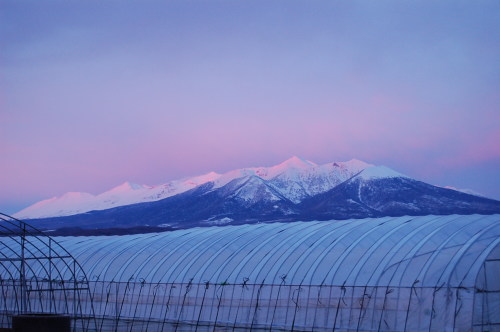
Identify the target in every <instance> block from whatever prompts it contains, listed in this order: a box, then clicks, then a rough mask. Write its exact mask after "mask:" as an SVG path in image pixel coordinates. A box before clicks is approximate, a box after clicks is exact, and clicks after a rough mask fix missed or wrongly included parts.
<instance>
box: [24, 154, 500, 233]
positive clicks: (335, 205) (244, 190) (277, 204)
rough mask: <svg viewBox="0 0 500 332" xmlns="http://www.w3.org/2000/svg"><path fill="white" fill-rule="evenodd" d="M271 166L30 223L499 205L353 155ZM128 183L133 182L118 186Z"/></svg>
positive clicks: (195, 223) (193, 222)
mask: <svg viewBox="0 0 500 332" xmlns="http://www.w3.org/2000/svg"><path fill="white" fill-rule="evenodd" d="M309 163H310V164H309ZM280 165H281V166H280ZM277 166H279V167H274V168H273V167H269V168H246V169H238V170H233V171H230V172H227V173H225V174H222V175H221V174H217V175H214V174H216V173H213V174H212V173H208V174H210V175H209V176H202V177H201V178H204V179H205V180H206V179H211V180H212V181H208V182H204V183H202V184H200V185H193V184H196V183H198V182H202V181H200V179H201V178H200V177H198V178H197V180H195V181H191V180H183V181H184V182H181V183H184V184H185V183H191V186H192V188H191V189H188V190H185V191H183V192H180V193H178V194H175V195H171V196H168V197H165V198H161V199H158V200H154V201H146V202H137V203H133V204H126V205H121V206H115V207H111V208H108V209H101V210H93V211H87V212H84V213H78V214H73V215H70V216H57V217H48V218H33V219H30V223H31V224H33V225H34V226H36V227H40V228H44V229H60V228H64V227H80V228H82V229H105V228H116V227H118V228H130V227H170V228H189V227H202V226H211V225H225V224H233V225H237V224H244V223H258V222H276V221H282V222H291V221H299V220H301V221H307V220H332V219H351V218H367V217H382V216H402V215H427V214H436V215H440V214H441V215H443V214H493V213H500V201H496V200H492V199H487V198H483V197H479V196H474V195H470V194H466V193H462V192H459V191H455V190H452V189H446V188H442V187H438V186H433V185H430V184H427V183H424V182H421V181H418V180H415V179H412V178H410V177H408V176H406V175H403V174H401V173H398V172H396V171H394V170H392V169H390V168H388V167H385V166H375V165H371V164H367V163H364V162H360V161H350V162H344V163H339V162H334V163H328V164H325V165H317V164H313V163H312V162H304V161H301V160H292V162H290V163H288V165H287V164H285V166H284V165H283V163H282V164H279V165H277ZM278 169H279V171H277V170H278ZM190 181H191V182H190ZM119 187H120V186H119ZM127 187H130V188H132V187H133V186H131V185H130V184H128V185H124V186H123V188H125V189H126V188H127ZM136 188H137V187H136ZM141 190H143V189H141V188H139V189H136V191H141ZM105 194H106V195H104V196H105V197H108V198H109V197H115V196H113V195H110V194H109V191H108V192H106V193H105ZM69 197H78V195H69Z"/></svg>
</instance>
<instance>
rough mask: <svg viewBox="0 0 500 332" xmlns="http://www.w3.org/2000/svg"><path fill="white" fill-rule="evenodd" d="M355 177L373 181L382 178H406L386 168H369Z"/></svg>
mask: <svg viewBox="0 0 500 332" xmlns="http://www.w3.org/2000/svg"><path fill="white" fill-rule="evenodd" d="M357 177H360V178H362V179H364V180H373V179H384V178H406V177H407V176H406V175H403V174H401V173H398V172H396V171H395V170H393V169H390V168H389V167H386V166H370V167H367V168H365V169H364V170H362V171H361V173H359V175H358V176H357Z"/></svg>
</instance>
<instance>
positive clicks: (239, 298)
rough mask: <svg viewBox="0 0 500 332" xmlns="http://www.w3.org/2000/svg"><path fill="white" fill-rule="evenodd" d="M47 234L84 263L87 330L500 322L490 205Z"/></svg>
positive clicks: (4, 303)
mask: <svg viewBox="0 0 500 332" xmlns="http://www.w3.org/2000/svg"><path fill="white" fill-rule="evenodd" d="M56 240H57V242H58V243H59V244H60V245H61V246H62V247H64V248H65V250H67V251H68V252H69V253H70V254H71V255H72V256H73V257H74V258H75V259H76V261H77V262H78V263H79V264H80V266H81V268H82V270H83V271H85V273H86V277H87V279H88V287H89V289H90V292H91V295H92V296H91V297H92V300H93V301H92V303H91V305H89V304H88V303H85V304H83V303H80V307H81V308H84V309H85V308H93V311H94V313H93V314H95V317H96V318H97V320H96V321H97V328H96V329H97V330H99V331H174V330H176V331H259V330H263V331H264V330H267V331H282V330H283V331H499V330H500V278H498V276H500V246H499V243H500V215H489V216H484V215H470V216H460V215H449V216H433V215H430V216H420V217H413V216H405V217H385V218H376V219H359V220H354V219H353V220H342V221H321V222H319V221H316V222H294V223H262V224H253V225H241V226H223V227H209V228H194V229H186V230H177V231H173V232H164V233H153V234H140V235H126V236H92V237H59V238H56ZM1 241H2V247H3V248H4V247H10V246H12V244H9V243H7V242H8V241H12V240H11V239H9V238H2V239H1ZM33 241H34V240H33ZM3 248H2V254H3V255H6V254H5V250H4V249H3ZM56 264H59V267H58V268H59V270H60V271H62V272H61V274H62V275H61V278H62V279H68V280H69V279H71V278H72V276H71V275H70V274H71V270H70V269H69V268H68V267H67V266H64V264H62V263H61V262H56ZM0 272H1V273H2V274H1V278H2V281H4V280H7V279H8V278H11V277H9V276H8V273H9V272H8V271H6V270H5V269H4V271H1V270H0ZM43 273H44V269H43V267H42V266H40V265H39V266H36V267H35V268H32V269H29V270H27V276H26V279H27V280H32V279H35V278H38V277H39V275H43ZM64 273H68V275H66V276H65V275H64ZM3 290H4V296H3V297H2V299H0V305H1V307H2V308H4V311H5V309H9V306H12V305H13V304H12V303H13V301H12V299H11V298H10V297H9V296H8V295H9V294H8V292H7V293H6V292H5V289H3ZM5 294H7V295H5ZM85 301H90V300H89V299H88V298H87V297H86V298H85ZM7 311H8V310H7ZM89 314H90V313H89Z"/></svg>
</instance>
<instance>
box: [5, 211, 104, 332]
mask: <svg viewBox="0 0 500 332" xmlns="http://www.w3.org/2000/svg"><path fill="white" fill-rule="evenodd" d="M27 313H35V314H40V313H42V314H63V315H69V316H70V317H71V320H72V330H73V331H77V330H78V331H95V330H97V323H96V320H95V314H94V308H93V303H92V293H91V292H90V289H89V282H88V279H87V276H86V274H85V272H84V271H83V269H82V267H81V266H80V264H79V263H78V262H77V261H76V259H75V258H74V257H73V256H72V255H71V254H70V253H69V252H68V251H67V250H66V249H65V248H64V247H62V246H61V245H60V244H59V243H58V242H57V241H55V240H54V239H53V238H52V237H50V236H48V235H47V234H45V233H44V232H42V231H40V230H38V229H36V228H35V227H33V226H31V225H29V224H27V223H25V222H23V221H21V220H19V219H16V218H14V217H11V216H9V215H6V214H3V213H0V327H10V326H11V318H12V316H14V315H17V314H27Z"/></svg>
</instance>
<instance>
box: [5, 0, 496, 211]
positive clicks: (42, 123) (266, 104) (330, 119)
mask: <svg viewBox="0 0 500 332" xmlns="http://www.w3.org/2000/svg"><path fill="white" fill-rule="evenodd" d="M499 59H500V3H499V2H498V1H482V0H479V1H438V2H436V1H414V2H408V1H347V0H346V1H326V0H325V1H293V0H291V1H290V0H287V1H284V0H283V1H275V0H271V1H230V0H226V1H189V0H187V1H186V0H183V1H180V0H179V1H112V0H110V1H100V0H99V1H97V0H90V1H88V0H86V1H37V0H25V1H19V0H4V1H1V2H0V123H1V125H2V127H1V128H2V129H1V131H0V152H1V156H2V161H1V163H0V184H1V186H0V212H7V213H13V212H16V211H18V210H20V209H22V208H24V207H26V206H28V205H30V204H32V203H34V202H36V201H39V200H41V199H46V198H49V197H53V196H60V195H62V194H64V193H65V192H68V191H82V192H89V193H93V194H96V193H101V192H103V191H105V190H108V189H110V188H112V187H114V186H116V185H118V184H120V183H122V182H124V181H131V182H135V183H141V184H150V185H154V184H161V183H164V182H167V181H168V180H172V179H176V178H181V177H185V176H191V175H197V174H203V173H207V172H209V171H217V172H226V171H228V170H231V169H234V168H241V167H252V166H270V165H275V164H278V163H280V162H282V161H284V160H285V159H287V158H289V157H291V156H293V155H297V156H301V157H302V158H305V159H309V160H312V161H314V162H316V163H318V164H322V163H326V162H329V161H345V160H349V159H352V158H357V159H360V160H363V161H366V162H369V163H372V164H377V165H386V166H388V167H390V168H392V169H395V170H397V171H399V172H401V173H404V174H407V175H408V176H411V177H413V178H415V179H418V180H422V181H425V182H428V183H431V184H435V185H440V186H454V187H458V188H468V189H472V190H474V191H477V192H479V193H482V194H484V195H486V196H487V197H491V198H494V199H500V61H499Z"/></svg>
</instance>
